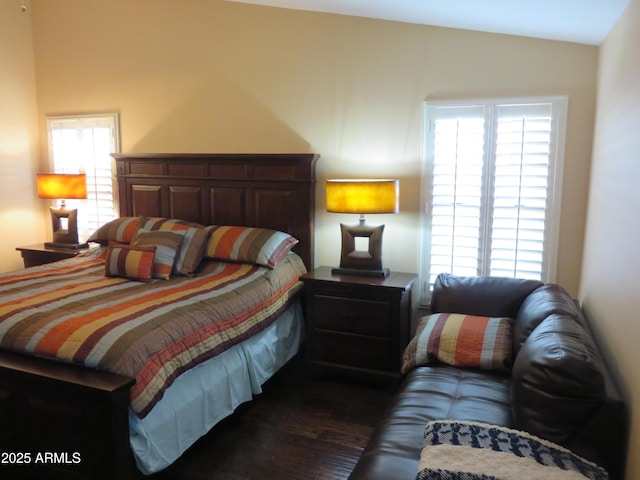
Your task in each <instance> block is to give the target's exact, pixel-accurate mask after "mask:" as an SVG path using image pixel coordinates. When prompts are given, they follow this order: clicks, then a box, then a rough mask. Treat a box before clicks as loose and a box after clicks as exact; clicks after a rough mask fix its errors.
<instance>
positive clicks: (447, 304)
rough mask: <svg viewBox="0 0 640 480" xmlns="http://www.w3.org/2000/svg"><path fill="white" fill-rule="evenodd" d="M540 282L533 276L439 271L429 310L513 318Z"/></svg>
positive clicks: (539, 285) (540, 284)
mask: <svg viewBox="0 0 640 480" xmlns="http://www.w3.org/2000/svg"><path fill="white" fill-rule="evenodd" d="M542 285H543V283H542V282H539V281H536V280H523V279H516V278H507V277H460V276H457V275H451V274H449V273H441V274H439V275H438V276H437V277H436V281H435V284H434V287H433V294H432V295H431V311H432V312H433V313H440V312H448V313H464V314H467V315H480V316H485V317H509V318H515V317H516V315H517V313H518V311H519V310H520V306H521V305H522V302H524V300H525V299H526V298H527V297H528V296H529V294H530V293H531V292H533V291H534V290H535V289H537V288H539V287H541V286H542Z"/></svg>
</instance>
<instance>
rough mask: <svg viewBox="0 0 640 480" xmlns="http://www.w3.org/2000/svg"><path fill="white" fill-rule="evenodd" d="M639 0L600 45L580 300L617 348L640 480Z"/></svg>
mask: <svg viewBox="0 0 640 480" xmlns="http://www.w3.org/2000/svg"><path fill="white" fill-rule="evenodd" d="M638 45H640V0H632V1H631V3H630V4H629V7H628V8H627V10H626V11H625V13H624V14H623V15H622V17H621V18H620V20H619V21H618V23H617V24H616V26H615V27H614V28H613V30H612V31H611V32H610V34H609V36H608V37H607V39H606V41H605V42H604V44H603V45H602V47H601V52H600V67H599V75H598V104H597V105H598V108H597V111H598V114H597V117H596V127H595V137H594V151H593V170H592V178H591V191H590V200H589V208H588V212H589V214H588V224H587V233H586V247H585V255H584V263H583V274H582V282H581V288H580V299H581V300H582V302H583V305H584V307H585V310H586V312H587V314H588V315H589V316H590V317H591V318H592V319H593V321H594V322H595V323H596V325H597V327H598V331H599V333H600V335H601V337H602V340H603V342H604V343H605V344H606V345H607V347H608V349H609V350H610V351H611V352H613V356H614V357H615V363H616V364H617V365H618V368H619V371H620V374H621V376H622V378H623V379H624V384H625V388H626V393H627V395H628V396H629V399H630V401H631V408H632V414H633V418H632V422H631V439H630V440H631V445H630V448H629V452H633V453H630V455H629V461H628V466H627V477H626V478H627V479H629V480H633V479H637V478H640V456H639V455H638V452H640V418H638V414H637V409H638V406H640V369H638V363H639V361H640V356H639V354H638V351H639V350H638V340H640V295H638V293H639V285H640V282H639V280H638V278H639V275H640V274H639V272H640V250H639V242H638V239H640V217H639V216H638V213H639V212H640V188H639V185H640V153H639V152H640V136H639V134H638V132H640V57H639V56H638Z"/></svg>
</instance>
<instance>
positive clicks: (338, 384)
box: [140, 366, 391, 480]
mask: <svg viewBox="0 0 640 480" xmlns="http://www.w3.org/2000/svg"><path fill="white" fill-rule="evenodd" d="M390 400H391V394H390V393H389V392H386V391H384V390H381V389H377V388H374V387H371V386H367V385H362V384H357V383H353V382H350V381H348V380H339V379H327V378H325V379H308V378H305V377H304V376H303V375H302V374H301V373H300V369H299V368H296V367H295V366H294V367H291V366H289V368H286V367H285V369H284V370H283V371H282V372H280V373H279V374H277V375H276V376H275V377H274V378H273V379H272V380H271V381H269V382H267V384H266V385H265V386H264V392H263V393H262V394H261V395H259V396H257V397H256V398H255V399H254V400H253V401H252V402H249V403H247V404H245V405H242V406H241V407H240V408H239V409H238V411H237V412H236V413H235V414H234V415H233V416H232V417H230V418H229V419H227V420H225V421H223V422H222V423H221V424H219V425H217V426H216V427H214V429H213V430H212V431H211V432H210V433H209V434H208V435H206V436H205V437H203V438H202V439H200V440H199V441H198V442H197V443H196V444H195V445H194V446H192V447H191V448H190V449H189V450H188V451H187V452H186V453H185V454H184V455H183V456H182V457H181V458H180V459H179V460H178V461H177V462H175V463H174V464H173V465H172V466H170V467H169V468H167V469H166V470H164V471H162V472H159V473H157V474H154V475H150V476H147V477H145V476H142V475H140V478H141V479H143V478H145V479H148V480H170V479H171V480H204V479H206V480H272V479H278V480H296V479H305V480H340V479H346V478H347V477H348V476H349V474H350V473H351V470H352V469H353V467H354V466H355V464H356V462H357V460H358V458H359V457H360V454H361V452H362V449H363V448H364V446H365V445H366V443H367V440H368V439H369V436H370V435H371V433H372V432H373V429H374V427H375V425H376V423H377V421H378V419H379V418H380V416H381V414H382V412H383V411H384V409H385V408H386V407H387V405H388V403H389V401H390Z"/></svg>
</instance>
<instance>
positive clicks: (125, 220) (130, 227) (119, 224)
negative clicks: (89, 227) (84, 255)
mask: <svg viewBox="0 0 640 480" xmlns="http://www.w3.org/2000/svg"><path fill="white" fill-rule="evenodd" d="M139 225H140V217H121V218H116V219H115V220H112V221H110V222H108V223H105V224H104V225H102V226H101V227H100V228H98V229H97V230H96V231H95V232H93V233H92V234H91V236H90V237H89V239H88V240H87V242H96V243H101V244H103V245H107V244H108V243H109V242H112V241H113V242H119V243H131V240H133V236H134V235H135V234H136V232H137V231H138V227H139Z"/></svg>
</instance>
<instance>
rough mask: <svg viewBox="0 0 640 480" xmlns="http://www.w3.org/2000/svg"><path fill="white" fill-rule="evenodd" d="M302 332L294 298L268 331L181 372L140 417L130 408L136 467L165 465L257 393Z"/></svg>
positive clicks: (151, 468) (288, 356)
mask: <svg viewBox="0 0 640 480" xmlns="http://www.w3.org/2000/svg"><path fill="white" fill-rule="evenodd" d="M303 330H304V322H303V317H302V308H301V306H300V303H299V302H296V303H295V304H294V305H292V306H291V307H289V309H288V310H286V311H285V312H284V313H283V314H282V315H281V316H280V317H279V318H278V319H277V320H276V321H275V322H274V323H273V324H272V325H270V326H269V327H268V328H267V329H265V330H263V331H262V332H260V333H258V334H257V335H255V336H253V337H251V338H249V339H247V340H245V341H244V342H242V343H241V344H238V345H236V346H235V347H233V348H232V349H230V350H227V351H225V352H224V353H222V354H220V355H218V356H216V357H214V358H212V359H210V360H207V361H206V362H204V363H202V364H200V365H198V366H196V367H194V368H192V369H191V370H189V371H187V372H185V373H183V374H182V375H180V376H179V377H178V378H177V379H176V380H175V382H174V383H173V385H171V387H170V388H169V389H167V391H166V392H165V394H164V396H163V398H162V399H161V400H160V401H159V402H158V403H157V404H156V405H155V407H154V408H153V410H151V412H149V414H148V415H147V416H146V417H145V418H143V419H140V418H138V417H137V416H136V415H135V414H134V413H133V412H132V411H131V410H129V432H130V437H131V449H132V450H133V455H134V457H135V460H136V465H137V467H138V469H139V470H140V471H141V472H142V473H144V474H147V475H148V474H151V473H155V472H158V471H160V470H162V469H164V468H166V467H168V466H169V465H171V464H172V463H173V462H174V461H175V460H176V459H177V458H178V457H179V456H180V455H182V453H184V452H185V451H186V450H187V449H188V448H189V447H190V446H191V445H193V443H194V442H195V441H196V440H198V439H199V438H200V437H201V436H203V435H204V434H206V433H207V432H208V431H209V430H211V428H212V427H213V426H214V425H216V424H217V423H218V422H220V421H221V420H222V419H224V418H226V417H228V416H229V415H231V414H232V413H233V412H234V411H235V409H236V408H237V407H238V406H239V405H240V404H242V403H244V402H247V401H249V400H251V398H252V397H253V395H257V394H259V393H261V392H262V384H263V383H264V382H265V381H267V380H268V379H269V378H270V377H271V376H272V375H273V374H274V373H275V372H277V371H278V369H279V368H280V367H282V366H283V365H284V364H285V363H286V362H287V361H288V360H289V359H291V357H293V356H294V355H295V354H296V352H297V351H298V348H299V346H300V343H301V340H302V336H303ZM223 372H226V374H222V373H223Z"/></svg>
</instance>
